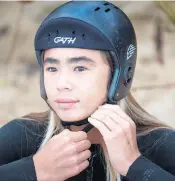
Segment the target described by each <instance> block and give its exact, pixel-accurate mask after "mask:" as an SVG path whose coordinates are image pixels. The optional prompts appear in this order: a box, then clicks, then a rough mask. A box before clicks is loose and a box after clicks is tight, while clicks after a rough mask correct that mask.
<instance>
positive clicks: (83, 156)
mask: <svg viewBox="0 0 175 181" xmlns="http://www.w3.org/2000/svg"><path fill="white" fill-rule="evenodd" d="M90 156H91V152H90V151H89V150H86V151H83V152H81V153H79V155H78V160H77V163H78V164H80V163H81V162H84V161H85V160H87V159H88V158H89V157H90Z"/></svg>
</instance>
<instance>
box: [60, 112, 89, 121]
mask: <svg viewBox="0 0 175 181" xmlns="http://www.w3.org/2000/svg"><path fill="white" fill-rule="evenodd" d="M58 115H59V118H60V119H61V120H63V121H68V122H74V121H81V120H83V119H85V118H87V117H88V116H77V115H75V114H60V113H58Z"/></svg>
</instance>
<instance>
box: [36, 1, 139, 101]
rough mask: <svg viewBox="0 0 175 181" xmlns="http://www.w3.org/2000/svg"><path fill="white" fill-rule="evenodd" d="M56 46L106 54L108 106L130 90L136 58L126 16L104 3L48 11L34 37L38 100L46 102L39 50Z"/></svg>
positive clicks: (68, 5) (74, 3)
mask: <svg viewBox="0 0 175 181" xmlns="http://www.w3.org/2000/svg"><path fill="white" fill-rule="evenodd" d="M56 47H72V48H86V49H96V50H106V51H109V52H110V55H111V58H112V60H113V64H114V72H113V75H112V77H111V83H110V86H109V90H108V103H111V104H113V103H116V102H118V101H119V100H121V99H122V98H124V97H125V96H126V95H127V94H128V92H129V90H130V87H131V84H132V79H133V75H134V71H135V65H136V57H137V42H136V36H135V31H134V28H133V26H132V24H131V22H130V20H129V19H128V17H127V16H126V14H125V13H124V12H123V11H122V10H121V9H119V8H118V7H116V6H115V5H113V4H112V3H109V2H106V1H70V2H67V3H65V4H63V5H61V6H59V7H58V8H56V9H55V10H54V11H52V12H51V13H50V14H49V15H48V16H47V17H46V18H45V20H44V21H43V22H42V24H41V25H40V27H39V29H38V31H37V33H36V36H35V51H36V55H37V59H38V63H39V65H40V70H41V75H40V86H41V97H42V98H43V99H44V100H47V95H46V92H45V86H44V78H43V77H44V76H43V66H42V61H43V57H42V55H43V53H42V52H43V51H44V50H46V49H49V48H56Z"/></svg>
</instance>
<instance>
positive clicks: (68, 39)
mask: <svg viewBox="0 0 175 181" xmlns="http://www.w3.org/2000/svg"><path fill="white" fill-rule="evenodd" d="M75 40H76V38H72V37H55V38H54V42H55V43H59V42H61V43H62V44H65V43H68V44H70V43H72V44H74V42H75Z"/></svg>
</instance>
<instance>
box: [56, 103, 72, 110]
mask: <svg viewBox="0 0 175 181" xmlns="http://www.w3.org/2000/svg"><path fill="white" fill-rule="evenodd" d="M57 104H58V106H59V108H62V109H71V108H72V107H73V106H74V105H75V104H76V103H71V102H69V103H57Z"/></svg>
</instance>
